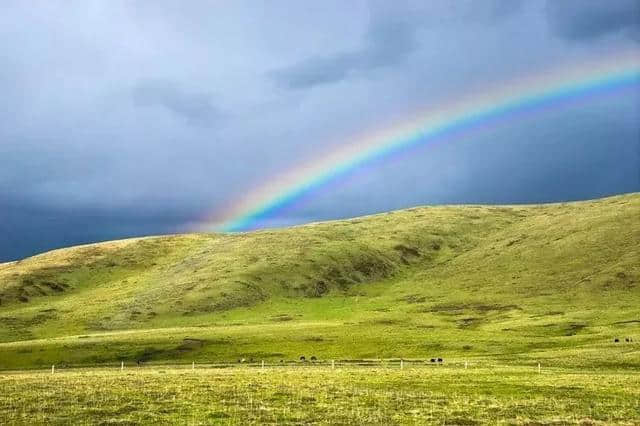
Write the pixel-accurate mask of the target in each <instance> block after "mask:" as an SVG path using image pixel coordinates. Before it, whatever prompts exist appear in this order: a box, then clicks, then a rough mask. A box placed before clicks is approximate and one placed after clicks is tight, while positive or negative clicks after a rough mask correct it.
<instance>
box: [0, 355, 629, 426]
mask: <svg viewBox="0 0 640 426" xmlns="http://www.w3.org/2000/svg"><path fill="white" fill-rule="evenodd" d="M0 388H2V389H3V392H2V393H1V394H0V413H1V414H2V418H3V420H4V422H6V423H14V424H20V423H29V424H109V423H117V424H139V423H146V424H149V423H151V424H169V423H170V424H176V423H177V424H228V425H236V424H384V425H388V424H416V425H422V424H449V425H475V424H527V425H542V424H553V425H566V424H583V425H593V424H637V423H638V422H639V421H640V402H639V401H640V373H638V372H637V371H636V372H629V371H627V372H624V373H621V372H614V371H595V370H583V371H571V370H568V369H558V368H553V369H543V370H542V372H541V373H537V371H536V370H535V369H532V368H528V367H497V366H486V365H485V366H477V365H470V366H469V368H468V369H466V370H465V369H464V367H463V366H461V365H451V364H450V365H443V366H424V365H423V366H408V367H405V369H403V370H400V369H399V368H398V365H397V364H395V365H389V366H386V367H378V368H358V367H343V366H338V367H336V368H335V369H331V368H330V367H317V366H310V367H309V366H307V367H302V366H298V367H291V366H288V367H265V368H264V369H262V368H260V367H235V368H228V369H212V368H206V367H202V368H201V367H200V366H198V367H197V368H196V369H195V370H191V367H190V366H189V367H188V368H170V367H154V368H148V367H141V368H138V367H134V368H131V369H125V370H124V371H120V370H119V369H118V368H115V369H97V370H96V369H91V370H83V369H78V370H66V371H64V372H60V373H58V372H56V373H55V374H53V375H52V374H51V373H50V372H15V373H5V374H0Z"/></svg>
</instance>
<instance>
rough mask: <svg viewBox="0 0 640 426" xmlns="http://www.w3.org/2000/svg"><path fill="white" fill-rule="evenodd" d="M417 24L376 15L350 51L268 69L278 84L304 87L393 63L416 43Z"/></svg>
mask: <svg viewBox="0 0 640 426" xmlns="http://www.w3.org/2000/svg"><path fill="white" fill-rule="evenodd" d="M417 30H418V26H417V25H416V23H415V22H412V20H411V19H410V18H407V17H405V18H395V19H394V18H392V19H380V18H376V19H375V20H374V21H373V22H372V23H371V24H370V26H369V29H368V31H367V34H366V36H365V41H364V44H363V46H362V47H361V48H360V49H358V50H354V51H350V52H339V53H336V54H333V55H328V56H321V57H312V58H309V59H306V60H304V61H302V62H299V63H297V64H294V65H292V66H290V67H286V68H282V69H279V70H276V71H274V72H272V73H271V76H272V78H273V79H274V80H275V81H276V83H277V84H278V85H279V86H280V87H284V88H288V89H304V88H308V87H312V86H316V85H321V84H326V83H333V82H337V81H340V80H343V79H345V78H346V77H348V76H349V75H350V74H353V73H356V72H363V71H367V70H373V69H377V68H383V67H388V66H393V65H397V64H399V63H401V62H403V61H404V60H405V59H406V58H407V57H408V56H409V55H410V54H411V52H413V51H414V50H415V49H416V47H417V41H416V37H415V33H416V31H417Z"/></svg>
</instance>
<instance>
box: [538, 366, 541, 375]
mask: <svg viewBox="0 0 640 426" xmlns="http://www.w3.org/2000/svg"><path fill="white" fill-rule="evenodd" d="M541 372H542V371H540V363H538V374H540V373H541Z"/></svg>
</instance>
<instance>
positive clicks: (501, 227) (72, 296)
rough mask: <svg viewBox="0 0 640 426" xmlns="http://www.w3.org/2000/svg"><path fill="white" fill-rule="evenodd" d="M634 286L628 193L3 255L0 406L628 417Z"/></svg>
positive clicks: (636, 357)
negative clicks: (362, 363) (11, 258)
mask: <svg viewBox="0 0 640 426" xmlns="http://www.w3.org/2000/svg"><path fill="white" fill-rule="evenodd" d="M639 282H640V194H628V195H622V196H616V197H610V198H605V199H601V200H593V201H583V202H573V203H563V204H548V205H527V206H442V207H440V206H438V207H419V208H412V209H408V210H401V211H395V212H389V213H383V214H378V215H373V216H367V217H360V218H356V219H350V220H340V221H333V222H324V223H317V224H310V225H305V226H298V227H292V228H287V229H278V230H264V231H257V232H250V233H238V234H213V233H212V234H206V233H201V234H185V235H175V236H160V237H149V238H139V239H130V240H122V241H113V242H106V243H99V244H92V245H87V246H80V247H72V248H68V249H62V250H56V251H52V252H48V253H44V254H41V255H38V256H34V257H31V258H28V259H24V260H21V261H18V262H11V263H6V264H1V265H0V369H1V370H4V372H0V387H1V388H2V390H3V392H2V396H0V417H4V418H6V419H9V420H10V421H11V422H15V423H20V422H26V421H27V419H40V420H41V421H43V422H44V419H45V417H47V418H50V419H51V420H52V422H54V423H55V422H61V423H64V422H67V421H69V419H72V418H78V419H83V421H86V422H93V421H95V419H97V418H98V417H99V416H100V415H104V416H107V418H112V419H116V420H118V419H119V420H120V421H123V422H134V423H135V422H172V421H177V420H180V421H183V422H187V423H189V422H191V423H199V422H200V423H223V424H234V423H240V422H244V421H247V420H248V421H251V422H255V423H264V422H273V423H314V422H315V423H350V419H351V420H353V419H354V418H358V419H361V420H362V423H377V424H389V423H416V424H423V423H434V422H435V423H440V424H441V423H443V419H449V420H451V421H450V423H452V424H465V423H464V422H468V424H474V423H473V422H479V423H496V422H498V420H500V419H511V420H510V421H513V422H514V423H527V422H529V421H543V422H554V421H557V422H565V423H567V422H568V423H579V422H581V421H583V420H584V421H593V422H605V423H616V422H618V423H627V424H633V423H637V422H640V412H639V411H638V410H639V407H638V396H639V395H638V391H637V389H638V387H639V386H638V378H639V376H638V373H637V371H638V369H640V287H639ZM302 356H304V358H305V360H304V361H301V359H300V358H301V357H302ZM312 357H313V359H314V362H313V363H312V362H311V359H312ZM431 358H442V359H443V363H442V365H439V366H438V365H433V364H432V363H431V362H430V359H431ZM400 359H403V360H406V368H405V369H403V370H400V369H399V360H400ZM331 360H336V361H337V362H338V365H339V368H336V369H335V370H333V369H331V368H330V361H331ZM358 360H383V361H382V362H378V361H375V362H373V364H374V366H373V367H357V366H354V365H352V363H353V362H357V361H358ZM242 361H244V362H242ZM262 361H265V362H266V363H267V368H266V369H265V370H262V369H261V368H260V367H259V365H260V363H261V362H262ZM192 362H195V363H196V364H197V365H199V366H202V367H200V368H198V369H196V370H195V372H193V371H190V370H189V368H190V367H191V363H192ZM464 362H468V363H469V364H470V365H472V366H473V368H470V369H468V370H464V368H463V364H464ZM121 363H124V365H125V371H124V372H121V371H119V367H120V365H121ZM250 363H253V364H254V365H256V366H257V367H256V366H253V367H249V366H247V364H250ZM538 363H540V364H541V365H542V372H541V373H537V365H538ZM52 364H55V365H56V368H57V370H56V374H54V375H51V374H50V372H47V371H48V369H50V368H51V365H52ZM138 364H140V367H138ZM217 364H225V365H227V366H233V367H228V368H226V369H219V368H205V367H204V365H217ZM185 366H187V367H188V368H187V369H186V370H185ZM42 369H47V370H42ZM26 370H29V371H26ZM174 396H175V400H174V399H173V397H174ZM248 400H251V401H253V402H251V403H248V402H247V401H248ZM65 401H71V403H65ZM585 419H586V420H585ZM505 421H506V420H505ZM456 422H457V423H456ZM469 422H470V423H469Z"/></svg>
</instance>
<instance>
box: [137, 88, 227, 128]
mask: <svg viewBox="0 0 640 426" xmlns="http://www.w3.org/2000/svg"><path fill="white" fill-rule="evenodd" d="M133 99H134V102H135V103H136V105H138V106H142V107H148V106H160V107H164V108H166V109H167V110H169V111H171V112H173V113H174V114H176V115H178V116H180V117H182V118H184V119H186V120H187V121H188V122H190V123H193V124H197V125H205V126H208V125H212V124H213V123H214V122H215V121H216V120H217V119H218V118H219V117H220V115H221V114H220V112H219V111H218V110H217V109H216V108H215V107H214V105H213V100H212V97H211V95H210V94H208V93H198V92H188V91H185V90H184V89H181V88H180V87H178V86H177V85H176V84H175V83H171V82H167V81H157V80H145V81H141V82H139V83H138V84H137V85H136V86H135V88H134V89H133Z"/></svg>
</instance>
